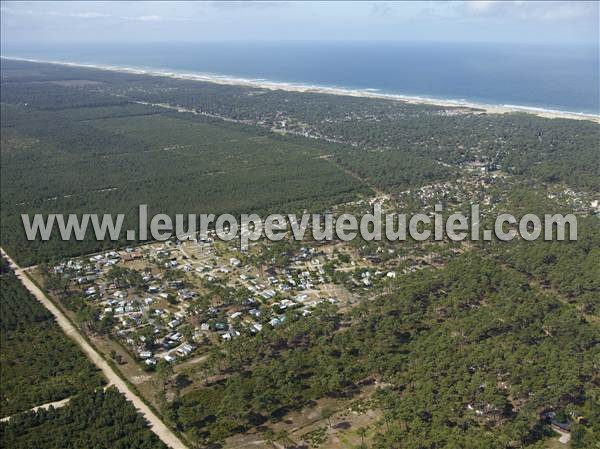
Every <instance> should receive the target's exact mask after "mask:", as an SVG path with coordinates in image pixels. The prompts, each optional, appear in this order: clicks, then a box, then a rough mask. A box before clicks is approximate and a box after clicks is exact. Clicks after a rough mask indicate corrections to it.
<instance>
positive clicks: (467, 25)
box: [0, 1, 600, 46]
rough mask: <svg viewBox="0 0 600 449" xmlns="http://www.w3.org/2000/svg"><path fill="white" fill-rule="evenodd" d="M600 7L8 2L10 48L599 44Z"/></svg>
mask: <svg viewBox="0 0 600 449" xmlns="http://www.w3.org/2000/svg"><path fill="white" fill-rule="evenodd" d="M599 22H600V19H599V2H597V1H583V2H576V1H556V2H546V1H515V2H509V1H498V2H494V1H448V2H409V1H404V2H359V1H351V2H344V1H330V2H319V1H306V2H295V1H284V2H275V1H263V2H237V1H216V2H176V1H166V2H144V1H127V2H125V1H124V2H117V1H106V2H101V1H99V2H95V1H82V2H75V1H64V2H43V1H29V2H28V1H22V2H21V1H2V2H1V23H0V25H1V39H2V42H3V43H5V44H6V43H9V44H23V43H45V44H47V43H53V42H56V43H63V42H69V43H74V42H76V43H78V44H79V43H83V44H85V43H102V42H112V43H114V42H166V43H168V42H207V41H239V40H245V41H248V40H251V41H286V40H335V41H347V40H352V41H357V40H358V41H379V40H381V41H383V40H385V41H411V42H415V41H417V42H440V41H444V42H500V43H546V44H547V43H550V44H562V43H565V44H573V43H578V44H581V43H584V44H593V45H595V46H598V40H599V36H598V29H599V26H600V25H599Z"/></svg>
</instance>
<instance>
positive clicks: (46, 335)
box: [0, 259, 104, 416]
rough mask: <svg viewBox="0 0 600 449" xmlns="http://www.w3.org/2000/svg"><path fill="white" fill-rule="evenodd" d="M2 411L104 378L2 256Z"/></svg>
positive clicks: (18, 408) (52, 398) (53, 397)
mask: <svg viewBox="0 0 600 449" xmlns="http://www.w3.org/2000/svg"><path fill="white" fill-rule="evenodd" d="M0 297H1V300H0V301H1V302H0V305H1V307H0V313H1V315H0V337H1V338H0V342H1V343H0V346H1V351H0V378H1V379H2V382H1V383H0V401H1V402H0V407H1V412H0V415H2V416H10V415H12V414H14V413H16V412H20V411H23V410H28V409H30V408H32V407H35V406H38V405H42V404H46V403H48V402H54V401H57V400H60V399H64V398H67V397H69V396H71V395H73V394H75V393H77V392H79V391H81V390H82V389H86V388H93V387H97V386H99V385H103V384H104V380H103V377H102V375H101V374H100V372H99V371H98V370H97V369H96V367H95V366H94V365H92V364H91V363H90V362H89V360H88V359H87V358H86V357H85V356H84V355H83V354H82V353H81V351H80V350H79V348H78V347H77V345H76V344H75V343H73V342H72V341H71V340H70V339H68V338H67V337H66V336H65V335H64V334H63V333H62V331H61V330H60V328H59V327H58V325H57V324H56V323H55V322H54V317H53V316H52V315H51V314H50V313H49V312H48V311H47V310H46V309H45V308H44V307H43V306H42V305H41V304H40V303H39V302H38V301H37V300H36V299H35V298H34V297H33V296H31V294H30V293H29V292H28V291H27V290H26V289H25V287H23V285H22V284H21V282H20V281H19V279H18V278H17V277H16V276H15V275H14V273H13V272H12V270H11V269H10V268H9V267H8V265H7V264H6V262H5V261H4V259H2V267H1V274H0Z"/></svg>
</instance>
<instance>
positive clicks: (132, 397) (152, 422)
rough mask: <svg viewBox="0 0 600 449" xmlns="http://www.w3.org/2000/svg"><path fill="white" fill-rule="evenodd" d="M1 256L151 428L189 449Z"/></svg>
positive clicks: (174, 444)
mask: <svg viewBox="0 0 600 449" xmlns="http://www.w3.org/2000/svg"><path fill="white" fill-rule="evenodd" d="M0 251H1V252H2V256H3V257H5V258H6V259H7V260H8V261H9V263H10V265H11V267H12V268H13V270H15V274H16V275H17V277H18V278H19V279H20V280H21V282H22V283H23V285H24V286H25V288H27V290H29V291H30V292H31V293H32V294H33V296H35V297H36V298H37V300H38V301H40V302H41V303H42V304H43V305H44V307H46V308H47V309H48V310H49V311H50V313H52V315H54V317H55V318H56V322H57V323H58V325H59V326H60V327H61V329H62V330H63V332H64V333H65V334H67V335H68V336H69V337H71V338H72V339H73V340H75V341H76V342H77V344H78V345H79V346H80V347H81V349H82V350H83V352H85V354H86V355H87V356H88V357H89V358H90V359H91V360H92V362H94V364H95V365H96V366H97V367H98V368H100V369H101V370H102V373H103V374H104V376H105V377H106V378H107V379H108V382H109V384H110V385H114V386H115V387H116V388H117V389H118V390H119V391H120V392H121V393H122V394H123V395H124V396H125V397H126V398H127V400H129V401H130V402H131V403H133V405H134V406H135V408H136V409H137V410H138V411H139V412H140V413H141V414H142V415H143V416H144V417H145V418H146V420H147V421H148V424H149V426H150V429H151V430H152V432H154V433H155V434H156V435H157V436H158V437H159V438H160V439H161V440H162V441H163V442H164V443H165V444H166V445H167V446H169V447H171V448H172V449H186V448H187V447H186V446H185V445H184V444H183V442H182V441H181V440H180V439H179V438H178V437H177V436H176V435H175V434H174V433H173V432H172V431H171V430H170V429H169V428H168V427H167V426H166V425H165V424H164V423H163V422H162V421H161V419H160V418H159V417H158V416H156V414H155V413H154V412H153V411H152V410H151V409H150V407H148V406H147V405H146V404H145V403H144V402H143V401H142V400H141V399H140V398H139V397H138V396H137V395H136V394H135V393H134V392H133V391H132V390H131V389H130V388H129V386H128V385H127V384H126V383H125V382H124V381H123V380H122V379H121V378H120V377H119V376H118V375H117V373H115V371H114V370H113V368H112V367H111V366H110V365H109V364H108V362H107V361H106V360H104V359H103V358H102V356H101V355H100V354H99V353H98V352H97V351H96V350H95V349H94V348H93V347H92V346H91V345H90V344H89V343H88V342H87V341H86V340H85V338H83V336H82V335H81V334H80V333H79V330H78V329H77V328H76V327H75V326H74V325H73V324H71V322H70V321H69V320H68V319H67V317H66V316H65V315H64V313H63V312H62V311H61V310H60V309H58V308H57V307H56V306H55V305H54V304H53V303H52V301H50V300H49V299H48V298H47V297H46V295H45V293H44V292H42V291H41V290H40V289H39V288H38V287H37V286H36V285H35V284H34V283H33V282H32V281H31V279H29V277H28V276H27V275H26V274H25V273H24V271H23V270H22V269H21V267H19V266H18V265H17V264H16V263H15V262H14V261H13V260H12V259H11V258H10V257H8V255H7V254H6V253H5V252H4V250H3V249H0Z"/></svg>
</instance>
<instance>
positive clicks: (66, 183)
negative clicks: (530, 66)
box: [0, 60, 600, 264]
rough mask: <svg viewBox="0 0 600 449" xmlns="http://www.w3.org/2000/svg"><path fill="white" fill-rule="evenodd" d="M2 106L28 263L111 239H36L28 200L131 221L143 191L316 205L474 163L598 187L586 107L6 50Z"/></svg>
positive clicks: (290, 206) (173, 200)
mask: <svg viewBox="0 0 600 449" xmlns="http://www.w3.org/2000/svg"><path fill="white" fill-rule="evenodd" d="M139 102H147V103H157V104H169V105H171V106H172V107H179V106H181V107H186V108H189V109H190V110H191V111H194V113H193V114H192V113H181V112H176V111H174V110H172V109H165V108H161V107H159V106H151V105H148V104H140V103H139ZM1 112H2V115H1V118H2V152H1V161H0V162H1V166H2V173H3V176H2V180H1V187H2V192H3V196H2V231H3V232H2V244H3V246H5V247H6V248H7V249H8V250H10V251H11V252H12V253H14V254H15V257H17V259H18V260H19V261H20V262H21V263H24V264H31V263H39V262H41V261H48V260H49V259H55V258H59V257H62V256H66V255H74V254H80V253H85V252H92V251H97V250H100V249H103V248H107V247H109V246H114V244H113V243H112V242H109V245H108V246H107V245H106V244H105V243H102V242H96V241H94V240H92V239H91V238H86V239H85V240H84V241H83V242H78V243H77V244H76V245H73V244H65V243H64V242H60V241H59V240H58V239H57V238H56V235H55V236H54V238H53V239H52V240H51V241H49V242H44V243H41V242H27V241H26V239H25V237H24V232H23V230H22V225H21V219H20V214H22V213H35V212H39V213H43V214H48V213H52V212H57V211H59V212H62V213H77V214H81V213H84V212H87V213H94V212H98V213H102V214H103V213H108V212H112V213H125V214H127V215H126V216H127V217H128V220H127V221H126V222H125V224H124V227H125V228H127V229H129V228H136V225H137V220H136V217H135V215H136V211H137V205H138V204H140V203H145V204H148V205H149V206H150V209H151V211H158V210H160V211H161V212H166V213H170V214H173V213H175V212H178V213H192V212H194V213H219V212H225V211H226V212H231V213H239V212H263V213H264V212H267V211H285V212H291V211H295V210H302V209H312V210H315V211H317V210H322V209H324V208H327V207H329V206H330V205H331V204H335V203H340V202H345V201H349V200H352V199H355V198H357V196H360V195H361V194H362V193H367V192H369V191H370V190H369V189H368V188H367V186H366V185H365V182H366V183H370V184H372V185H374V186H376V187H377V188H379V189H381V190H384V191H387V192H392V193H393V192H398V191H402V190H404V189H407V188H411V187H416V186H421V185H424V184H428V183H434V182H439V181H443V180H452V179H455V178H456V177H457V172H458V169H459V168H460V167H462V166H463V165H464V164H466V163H469V162H474V161H476V162H480V163H486V162H487V163H496V164H499V165H500V166H501V167H503V170H505V171H506V172H507V173H511V174H512V175H514V176H517V177H522V178H536V179H539V180H542V181H546V182H565V183H567V184H570V185H572V186H573V187H575V188H586V189H592V190H594V191H598V190H599V189H600V185H599V184H598V179H599V178H598V176H597V174H598V172H599V170H600V165H599V164H600V162H599V158H598V157H597V150H598V141H599V140H600V127H599V126H598V125H597V124H595V123H591V122H586V121H576V120H559V119H553V120H550V119H544V118H539V117H535V116H532V115H528V114H504V115H502V114H484V113H482V112H481V111H478V110H472V109H465V108H443V107H440V106H429V105H415V104H407V103H402V102H397V101H392V100H379V99H369V98H357V97H343V96H335V95H325V94H317V93H295V92H285V91H270V90H264V89H257V88H251V87H243V86H229V85H227V86H225V85H218V84H211V83H202V82H196V81H186V80H176V79H171V78H166V77H156V76H145V75H134V74H127V73H117V72H111V71H105V70H93V69H86V68H77V67H64V66H58V65H52V64H35V63H29V62H24V61H11V60H3V64H2V109H1ZM221 118H222V119H224V120H222V119H221ZM232 122H237V123H232ZM274 129H275V130H278V133H277V134H274V133H272V132H271V131H272V130H274ZM282 133H283V134H285V135H281V134H282ZM298 136H300V137H298ZM306 136H308V137H313V138H312V139H311V138H306ZM360 179H362V180H364V181H365V182H361V181H360ZM123 238H124V236H123ZM119 243H121V244H122V243H124V241H121V242H119Z"/></svg>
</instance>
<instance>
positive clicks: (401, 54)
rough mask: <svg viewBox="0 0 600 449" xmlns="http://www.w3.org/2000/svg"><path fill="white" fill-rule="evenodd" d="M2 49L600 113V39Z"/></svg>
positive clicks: (36, 55) (4, 48)
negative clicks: (578, 42)
mask: <svg viewBox="0 0 600 449" xmlns="http://www.w3.org/2000/svg"><path fill="white" fill-rule="evenodd" d="M2 56H6V57H10V56H12V57H21V58H30V59H41V60H54V61H64V62H73V63H82V64H83V63H85V64H96V65H110V66H119V67H129V68H140V69H145V70H154V71H159V70H162V71H173V72H182V73H199V74H208V75H222V76H230V77H234V78H243V79H247V80H255V81H272V82H280V83H294V84H300V85H307V86H318V87H334V88H345V89H355V90H356V89H358V90H366V91H370V92H377V93H382V94H395V95H406V96H416V97H423V98H430V99H442V100H453V101H464V102H469V103H480V104H486V105H502V106H521V107H529V108H540V109H549V110H556V111H565V112H575V113H586V114H594V115H599V114H600V61H599V58H600V57H599V53H598V47H597V46H572V45H564V46H542V45H535V46H534V45H507V44H494V45H493V44H433V43H427V44H425V43H391V42H368V43H366V42H278V43H264V42H248V43H241V42H219V43H193V44H192V43H177V44H174V43H170V44H164V43H157V44H156V43H148V44H102V45H71V44H69V45H66V44H65V45H59V44H35V45H33V44H30V45H24V44H19V45H11V44H9V43H3V44H2Z"/></svg>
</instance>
